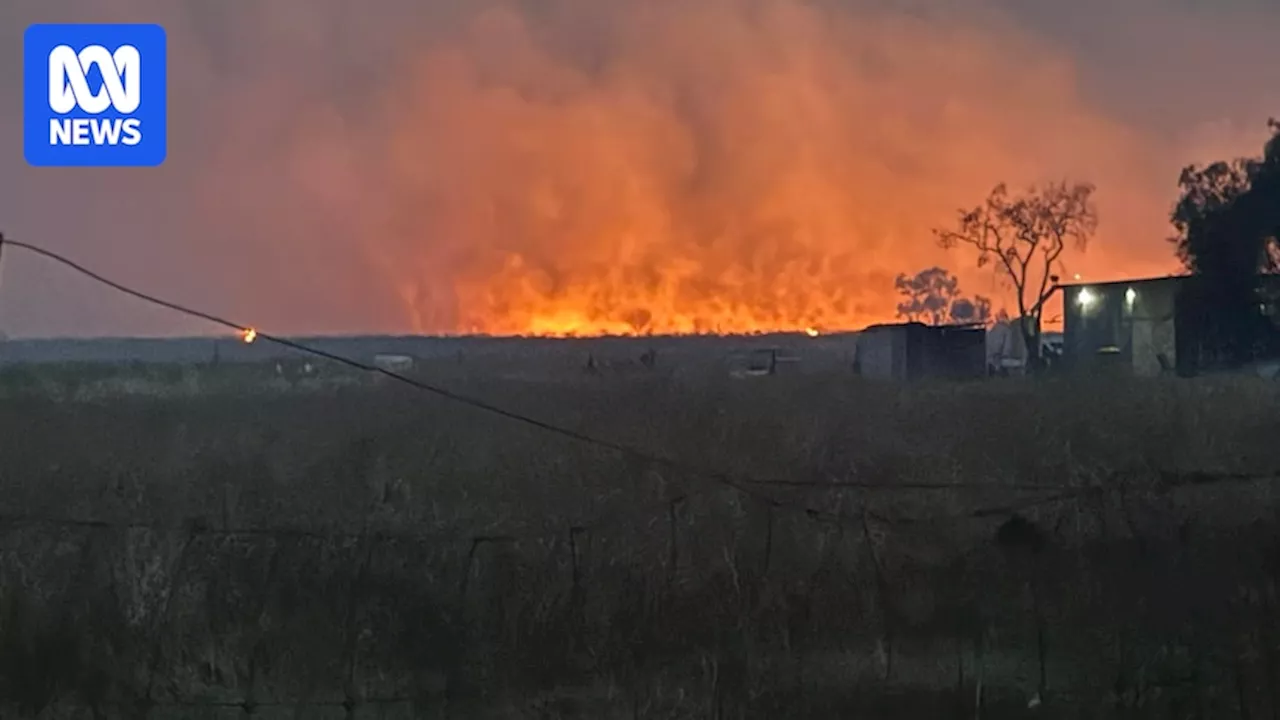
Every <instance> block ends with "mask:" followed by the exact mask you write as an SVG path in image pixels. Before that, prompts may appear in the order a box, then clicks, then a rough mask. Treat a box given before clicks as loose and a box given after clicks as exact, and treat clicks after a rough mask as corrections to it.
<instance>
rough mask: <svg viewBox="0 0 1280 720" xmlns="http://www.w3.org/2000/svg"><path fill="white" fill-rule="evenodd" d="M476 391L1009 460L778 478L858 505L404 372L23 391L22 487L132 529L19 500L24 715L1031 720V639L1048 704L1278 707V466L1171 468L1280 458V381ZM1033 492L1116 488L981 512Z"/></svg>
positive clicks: (14, 490) (802, 463)
mask: <svg viewBox="0 0 1280 720" xmlns="http://www.w3.org/2000/svg"><path fill="white" fill-rule="evenodd" d="M449 384H450V386H451V387H454V388H457V389H460V390H463V391H465V392H468V393H471V394H473V395H476V396H480V397H483V398H486V399H489V400H492V401H495V402H498V403H500V404H502V405H503V406H504V407H509V408H512V409H515V410H518V411H522V412H527V413H529V414H532V415H535V416H537V417H539V418H542V419H545V420H548V421H552V422H556V423H559V424H563V425H565V426H567V427H570V428H573V429H577V430H582V431H586V432H589V433H591V434H593V435H595V436H599V437H602V438H607V439H609V440H613V441H619V442H625V443H628V444H632V445H636V446H640V447H644V448H648V449H650V450H652V451H654V452H656V453H658V454H661V455H665V456H669V457H673V458H678V459H680V460H682V461H685V462H688V463H694V464H697V465H701V466H708V467H714V468H718V469H721V470H724V471H727V472H730V473H738V474H749V475H751V476H754V477H766V478H775V479H786V480H792V481H795V480H799V481H814V482H823V481H829V480H831V479H845V480H847V479H858V480H862V481H867V482H882V483H884V484H886V485H893V484H895V483H902V482H922V481H925V482H936V483H956V484H963V485H966V486H973V485H990V486H991V487H990V488H989V489H984V488H981V487H965V488H963V489H961V488H956V489H949V490H941V491H937V490H934V491H925V490H919V491H910V492H904V491H875V492H870V493H864V492H854V491H848V490H844V491H841V490H836V489H832V488H826V489H823V488H817V489H812V488H799V489H781V490H779V489H774V490H770V491H769V494H770V496H771V497H773V498H775V499H777V500H778V501H780V502H783V503H786V504H788V505H790V506H793V507H794V506H805V507H809V508H812V509H815V510H820V511H822V512H824V513H842V514H844V515H846V516H848V517H849V518H850V519H849V521H847V522H843V523H837V522H827V521H823V520H821V519H815V518H814V517H810V516H808V515H806V513H804V512H802V511H795V510H788V509H774V510H770V509H769V508H768V507H767V506H765V505H764V504H761V503H759V502H755V501H752V500H750V499H748V498H746V497H744V496H742V495H740V494H738V493H737V492H736V491H734V490H731V489H727V488H724V487H722V486H718V485H715V484H714V483H708V482H707V481H705V480H702V479H699V478H695V477H690V476H687V475H685V474H682V473H678V472H672V471H670V470H669V469H667V468H665V467H664V466H662V465H656V464H652V463H646V462H640V461H637V460H635V459H632V458H626V457H619V456H618V455H617V454H616V453H613V452H610V451H606V450H600V449H597V448H593V447H587V446H583V445H582V444H580V443H577V442H575V441H573V440H569V439H564V438H559V437H556V436H549V435H547V434H546V433H544V432H541V431H538V430H536V429H532V428H528V427H524V426H520V425H516V424H513V423H511V422H509V421H506V420H503V419H500V418H494V417H492V416H488V415H485V414H483V413H481V412H479V411H475V410H470V409H467V408H464V407H460V406H457V405H455V404H452V403H449V402H447V401H444V400H439V399H435V398H432V397H430V396H427V395H423V394H420V393H412V392H406V391H404V390H403V389H397V388H394V387H378V388H351V389H342V388H337V389H331V390H329V391H325V392H317V393H304V394H261V395H253V394H237V395H209V396H201V397H193V398H181V399H178V398H168V399H166V398H148V397H128V396H125V397H113V398H111V399H100V400H91V401H80V402H55V401H52V400H50V399H48V398H44V397H40V396H38V395H25V396H15V397H10V398H8V399H6V400H4V401H3V402H4V404H5V412H4V413H3V415H0V421H2V422H3V423H4V426H3V427H0V478H2V479H3V491H4V494H3V500H2V503H3V507H2V509H3V511H4V512H5V513H8V514H11V515H21V516H27V518H28V520H30V517H31V516H37V517H45V518H96V519H102V520H105V521H106V523H107V524H106V525H104V526H101V527H87V526H65V525H53V524H47V523H39V522H28V521H18V519H16V518H15V519H13V520H12V521H10V522H7V523H4V524H2V525H0V530H2V531H3V533H4V538H5V542H4V545H3V548H4V552H3V557H2V558H0V580H2V581H3V585H2V586H0V601H2V602H0V693H2V697H4V698H5V699H7V700H8V701H10V706H9V707H8V708H7V709H6V712H4V713H3V714H5V715H6V716H9V715H34V714H35V713H37V712H39V711H41V710H42V709H43V711H44V713H45V715H44V716H45V717H55V716H59V715H58V714H59V713H63V714H64V715H65V716H68V717H70V716H73V714H74V713H75V712H77V711H76V710H75V709H76V708H80V709H82V711H83V712H85V713H92V714H94V715H95V716H98V717H135V716H140V715H143V714H144V713H145V712H149V713H150V716H151V717H157V718H158V717H232V716H246V715H247V714H251V715H252V716H254V717H259V716H261V717H272V716H274V714H279V715H280V716H281V717H283V716H289V717H293V716H294V711H295V708H294V707H293V703H295V702H298V701H303V702H312V703H329V705H328V706H327V707H324V708H322V707H319V706H313V707H311V708H310V709H309V710H306V711H303V713H302V715H301V716H304V717H327V716H328V715H333V716H335V717H342V716H351V717H365V716H367V717H373V716H374V715H373V714H368V713H373V709H374V707H375V706H380V708H379V709H380V710H381V711H383V712H384V713H385V714H384V715H380V717H584V718H586V717H590V718H609V717H646V718H658V717H664V718H683V717H689V718H692V717H723V718H730V717H762V718H773V717H814V718H820V717H847V716H850V715H851V714H854V715H856V716H858V717H869V718H876V717H886V718H887V717H908V716H910V717H952V716H964V717H974V716H975V711H974V707H973V706H974V697H975V694H976V692H977V687H976V686H977V685H978V678H979V675H980V676H981V684H982V687H983V695H984V698H985V701H984V705H985V710H984V712H983V714H982V715H981V716H982V717H1021V716H1023V715H1028V713H1029V712H1031V711H1028V710H1026V704H1027V699H1028V697H1030V696H1031V695H1032V694H1033V693H1035V692H1036V690H1037V688H1038V685H1039V684H1040V680H1039V675H1040V672H1041V665H1042V664H1043V665H1044V667H1045V673H1046V679H1047V682H1048V689H1049V690H1050V694H1049V695H1048V697H1047V698H1045V704H1044V705H1043V706H1042V707H1041V708H1040V709H1038V710H1036V711H1034V713H1035V714H1038V715H1046V714H1048V715H1051V716H1053V717H1148V716H1149V717H1161V718H1166V717H1214V718H1218V717H1246V718H1247V717H1259V716H1261V715H1262V714H1264V711H1265V710H1269V709H1270V708H1272V707H1275V706H1276V698H1273V697H1271V695H1270V693H1269V690H1268V688H1270V687H1271V686H1273V685H1276V684H1277V683H1280V677H1276V675H1275V674H1274V673H1275V672H1280V666H1275V665H1274V663H1275V662H1276V657H1275V653H1274V650H1275V648H1276V646H1275V641H1274V640H1273V636H1274V633H1275V631H1276V630H1277V628H1275V627H1274V622H1273V620H1272V618H1273V617H1274V613H1272V612H1270V610H1271V608H1272V603H1274V602H1276V601H1277V600H1276V598H1275V578H1276V576H1277V574H1280V540H1278V539H1277V537H1278V533H1277V524H1276V523H1275V507H1276V506H1275V504H1274V502H1273V500H1272V493H1271V491H1270V488H1269V485H1268V484H1267V483H1266V482H1256V483H1243V482H1241V483H1222V484H1213V485H1206V486H1198V487H1194V488H1187V489H1176V490H1170V489H1161V488H1160V487H1158V483H1159V480H1160V472H1161V471H1189V470H1197V471H1209V472H1212V473H1220V474H1224V473H1231V472H1242V473H1266V472H1268V471H1271V470H1274V469H1277V467H1278V463H1277V460H1276V459H1275V457H1274V456H1275V453H1274V450H1273V448H1274V442H1275V438H1276V431H1277V428H1278V427H1280V424H1278V423H1277V415H1276V411H1275V409H1274V408H1276V407H1277V404H1276V401H1277V400H1280V392H1277V388H1276V387H1275V386H1274V385H1269V384H1264V383H1259V382H1252V381H1248V380H1241V381H1239V382H1228V381H1221V380H1219V381H1214V382H1212V383H1209V382H1185V381H1177V382H1175V381H1161V382H1136V381H1128V382H1120V381H1115V382H1112V383H1102V382H1095V383H1078V382H1067V381H1048V382H1042V383H1028V382H1016V381H1010V382H993V383H977V384H973V385H945V386H936V387H930V386H920V387H912V388H901V387H892V386H886V385H875V384H869V383H860V382H857V381H855V380H854V379H852V378H848V377H847V376H844V375H839V376H834V375H833V376H822V377H819V376H799V377H794V378H771V379H767V380H764V381H747V382H735V381H730V380H728V379H720V378H718V377H717V378H702V379H698V380H696V381H695V380H693V379H689V378H685V379H676V378H672V377H657V376H654V377H648V376H637V377H632V378H612V379H609V378H606V379H595V380H591V381H587V380H575V381H573V382H562V383H539V382H522V381H517V380H510V379H507V380H503V379H495V378H493V377H479V376H474V375H469V374H468V373H467V372H464V371H463V370H460V369H457V368H455V369H454V371H452V376H451V377H450V378H449ZM1031 482H1035V483H1043V484H1053V485H1063V486H1070V487H1085V486H1097V487H1098V488H1100V489H1099V491H1097V492H1093V493H1086V494H1083V495H1082V496H1081V497H1080V498H1078V499H1075V500H1072V501H1069V502H1059V503H1052V504H1045V505H1042V506H1039V507H1037V508H1035V509H1032V510H1028V511H1026V513H1025V514H1026V516H1027V517H1028V519H1029V520H1030V521H1031V523H1032V524H1033V525H1034V527H1035V528H1036V530H1035V532H1038V533H1041V534H1043V536H1044V539H1045V546H1044V548H1043V549H1040V550H1038V551H1032V550H1031V549H1029V548H1030V547H1031V546H1030V545H1028V544H1027V543H1025V542H1021V541H1020V539H1019V537H1016V533H1013V532H1012V531H1009V530H1006V532H1005V533H1003V534H1001V535H1000V537H1001V538H1002V539H1003V541H1004V542H1003V543H999V542H997V530H998V528H999V527H1000V525H1001V523H1002V522H1004V521H1005V520H1006V518H1005V517H1002V516H994V517H990V518H985V519H972V518H969V519H960V518H958V517H957V516H959V515H962V514H964V513H966V512H968V511H971V510H973V509H975V508H979V507H986V506H993V505H1001V504H1008V503H1014V502H1018V501H1021V500H1026V499H1035V498H1036V497H1038V496H1040V495H1042V494H1043V493H1037V492H1034V491H1025V490H1024V491H1013V490H1009V489H1007V488H1002V487H1001V486H1002V485H1008V484H1010V483H1031ZM1121 491H1123V492H1121ZM686 496H687V497H686ZM681 497H685V499H684V500H683V501H681V502H675V503H672V502H671V501H672V500H674V499H676V498H681ZM864 509H870V510H872V511H873V512H874V516H875V517H890V518H894V517H896V518H905V517H912V518H940V519H936V520H921V521H919V522H915V523H911V524H892V523H889V524H886V523H884V522H880V521H876V520H874V519H873V520H871V521H869V522H868V523H867V524H866V526H865V527H864V523H863V521H862V517H863V515H862V511H863V510H864ZM600 517H604V518H606V521H605V522H604V523H602V524H596V525H592V522H593V520H595V519H597V518H600ZM131 523H132V524H135V525H137V524H140V525H149V526H151V527H137V526H134V527H130V524H131ZM578 525H592V526H591V527H590V528H589V529H587V530H585V531H582V532H575V531H572V530H571V528H573V527H575V526H578ZM266 528H275V529H288V530H291V531H297V532H282V533H276V534H271V533H256V532H254V533H244V534H235V533H229V532H228V531H235V530H247V529H266ZM507 535H511V536H517V537H515V539H510V540H509V539H505V538H496V539H494V536H507ZM486 538H488V539H486ZM1273 552H1275V553H1276V554H1275V557H1274V558H1273V557H1272V554H1271V553H1273ZM1038 634H1040V635H1043V636H1044V645H1045V647H1046V650H1045V652H1044V653H1043V655H1044V659H1043V663H1042V662H1041V658H1040V655H1041V653H1040V652H1039V645H1040V643H1039V642H1038V639H1037V635H1038ZM246 697H247V698H251V699H252V700H253V701H254V703H256V704H251V705H250V707H249V709H251V710H252V712H251V713H249V712H248V711H247V710H246V709H245V708H237V707H234V705H235V704H236V703H241V702H242V701H243V700H244V699H245V698H246ZM352 698H354V699H356V700H357V701H358V702H356V704H355V706H354V709H353V710H352V714H350V715H348V714H347V709H346V708H344V707H343V706H342V703H343V702H344V701H346V700H348V699H352ZM379 698H381V699H387V700H388V701H387V702H382V703H379V702H377V700H378V699H379ZM1240 698H1243V699H1244V700H1243V705H1244V706H1245V707H1246V708H1247V710H1246V711H1245V712H1244V713H1243V714H1242V712H1241V710H1240V706H1241V704H1242V703H1241V700H1240ZM390 699H395V702H391V701H390ZM175 703H197V704H199V703H205V704H206V705H207V704H209V703H215V704H216V703H224V704H227V705H229V706H230V707H226V708H223V709H222V710H217V709H216V708H212V707H204V708H197V707H190V706H185V707H184V706H175V705H174V704H175ZM86 708H94V710H92V711H91V710H88V709H86ZM1250 711H1251V712H1252V714H1251V715H1250V714H1248V713H1249V712H1250ZM219 712H220V713H221V714H218V713H219ZM362 713H363V714H362ZM1197 713H1198V714H1197ZM86 716H88V715H86Z"/></svg>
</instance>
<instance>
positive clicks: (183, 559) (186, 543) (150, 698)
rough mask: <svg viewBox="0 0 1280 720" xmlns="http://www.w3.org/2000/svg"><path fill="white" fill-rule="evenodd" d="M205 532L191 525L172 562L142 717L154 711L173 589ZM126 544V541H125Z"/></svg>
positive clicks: (156, 628)
mask: <svg viewBox="0 0 1280 720" xmlns="http://www.w3.org/2000/svg"><path fill="white" fill-rule="evenodd" d="M207 532H208V531H207V530H205V529H204V528H203V527H202V526H201V525H199V524H198V523H197V524H195V525H193V526H192V528H191V530H190V532H189V533H188V535H187V536H186V538H185V539H184V540H183V541H182V547H181V549H180V550H179V551H178V557H177V559H176V560H174V562H173V569H172V570H170V572H169V587H168V588H167V589H166V590H165V596H164V605H163V606H162V607H161V608H160V617H158V618H156V622H155V625H154V626H153V627H152V630H151V632H152V638H151V663H150V667H149V668H148V669H147V689H146V693H145V694H144V695H143V699H142V703H143V708H144V709H143V717H150V716H151V711H152V710H153V709H155V706H156V701H155V697H154V692H155V685H156V673H157V672H159V670H160V646H161V644H162V643H163V641H164V631H165V628H166V627H167V626H168V620H169V608H170V607H171V606H172V605H173V595H174V590H175V588H177V587H178V581H179V579H181V573H182V571H183V569H185V568H186V565H187V552H188V551H189V550H190V549H191V546H192V545H194V544H195V540H196V538H197V537H199V536H201V535H203V534H206V533H207ZM126 542H128V540H127V539H126Z"/></svg>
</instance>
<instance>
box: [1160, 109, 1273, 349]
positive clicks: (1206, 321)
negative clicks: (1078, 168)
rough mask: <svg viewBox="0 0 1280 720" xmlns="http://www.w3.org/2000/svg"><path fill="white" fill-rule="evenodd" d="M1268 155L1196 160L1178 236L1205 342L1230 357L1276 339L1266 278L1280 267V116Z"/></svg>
mask: <svg viewBox="0 0 1280 720" xmlns="http://www.w3.org/2000/svg"><path fill="white" fill-rule="evenodd" d="M1268 127H1269V128H1270V129H1271V137H1270V138H1269V140H1268V141H1267V143H1266V145H1265V147H1264V148H1263V153H1262V156H1261V157H1250V158H1237V159H1235V160H1232V161H1220V162H1216V163H1213V164H1211V165H1207V166H1196V165H1192V166H1188V167H1187V168H1185V169H1183V171H1182V174H1181V176H1180V177H1179V178H1178V187H1179V189H1180V191H1181V195H1180V197H1179V199H1178V202H1177V204H1176V205H1175V206H1174V208H1173V212H1172V214H1171V216H1170V221H1171V222H1172V223H1173V227H1174V230H1175V232H1176V234H1175V235H1174V236H1173V237H1172V238H1170V240H1171V242H1173V243H1174V244H1175V245H1176V246H1177V252H1178V257H1179V259H1181V260H1182V262H1183V264H1184V265H1185V266H1186V268H1187V270H1189V271H1190V272H1191V274H1192V281H1191V282H1190V283H1189V285H1188V287H1187V289H1186V290H1185V291H1184V292H1186V293H1187V295H1186V296H1185V297H1186V298H1187V300H1188V301H1189V302H1187V303H1186V306H1187V307H1191V308H1195V309H1197V310H1198V317H1197V320H1198V322H1199V324H1200V326H1201V328H1202V330H1203V332H1202V337H1203V341H1204V345H1205V347H1204V349H1205V350H1207V351H1208V352H1209V354H1210V355H1211V356H1213V357H1214V358H1215V359H1217V360H1219V361H1225V362H1227V363H1229V364H1236V363H1242V362H1247V361H1248V360H1250V359H1252V358H1253V357H1256V356H1257V354H1258V353H1259V352H1260V351H1261V350H1262V349H1263V348H1262V344H1263V343H1264V342H1265V341H1267V340H1268V338H1269V336H1268V333H1267V330H1268V329H1269V323H1268V322H1267V321H1266V319H1265V318H1264V317H1262V315H1261V313H1259V312H1258V307H1259V304H1260V303H1259V294H1258V291H1259V283H1258V278H1259V275H1260V274H1262V273H1275V272H1277V270H1280V122H1278V121H1276V120H1274V119H1272V120H1270V121H1269V122H1268Z"/></svg>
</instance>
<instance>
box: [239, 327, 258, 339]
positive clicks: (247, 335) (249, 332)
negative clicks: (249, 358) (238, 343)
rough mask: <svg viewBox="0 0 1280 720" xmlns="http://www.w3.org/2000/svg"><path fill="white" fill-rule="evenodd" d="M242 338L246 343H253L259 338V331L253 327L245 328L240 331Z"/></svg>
mask: <svg viewBox="0 0 1280 720" xmlns="http://www.w3.org/2000/svg"><path fill="white" fill-rule="evenodd" d="M240 338H241V339H242V340H244V341H245V342H246V343H251V342H253V341H254V340H257V339H258V331H257V330H254V329H253V328H245V329H244V330H241V331H240Z"/></svg>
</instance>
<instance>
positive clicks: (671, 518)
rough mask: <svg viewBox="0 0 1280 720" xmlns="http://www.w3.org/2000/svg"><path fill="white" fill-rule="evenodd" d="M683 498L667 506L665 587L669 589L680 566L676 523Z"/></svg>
mask: <svg viewBox="0 0 1280 720" xmlns="http://www.w3.org/2000/svg"><path fill="white" fill-rule="evenodd" d="M683 502H684V496H680V497H678V498H674V499H672V500H671V502H670V503H668V504H667V529H668V541H667V542H668V545H667V547H668V554H667V587H668V588H670V587H671V586H672V585H673V584H674V583H675V579H676V570H677V568H678V567H679V564H680V544H679V542H678V540H679V538H678V535H677V523H678V521H679V519H680V517H679V515H680V504H681V503H683Z"/></svg>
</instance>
